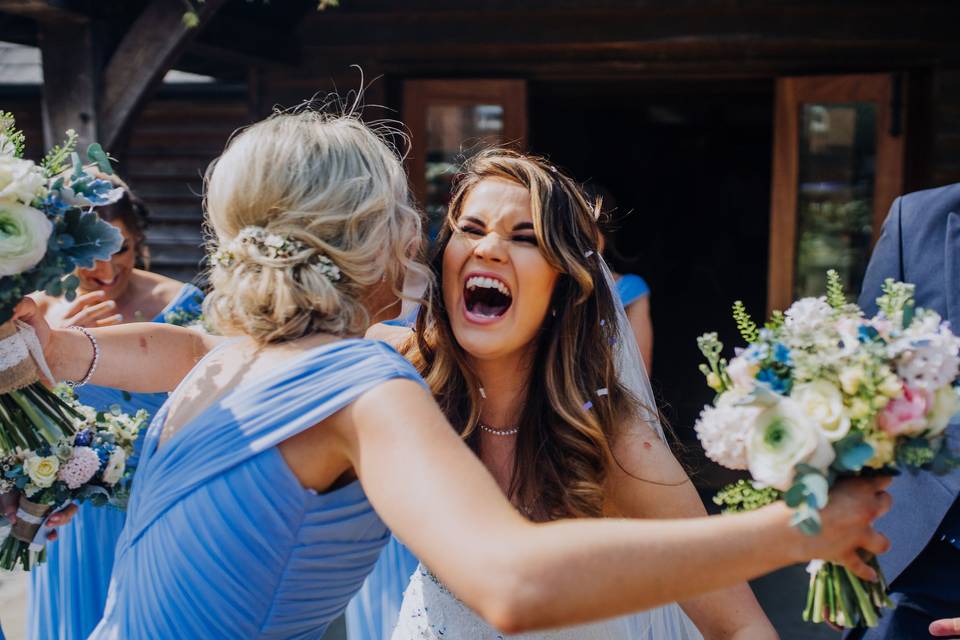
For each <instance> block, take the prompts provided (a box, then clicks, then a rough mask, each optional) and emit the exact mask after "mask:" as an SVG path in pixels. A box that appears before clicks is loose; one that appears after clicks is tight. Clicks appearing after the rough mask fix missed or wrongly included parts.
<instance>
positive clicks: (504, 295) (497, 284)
mask: <svg viewBox="0 0 960 640" xmlns="http://www.w3.org/2000/svg"><path fill="white" fill-rule="evenodd" d="M463 302H464V304H465V305H466V307H467V311H468V312H469V313H471V314H474V315H476V316H480V317H482V318H499V317H500V316H502V315H503V314H505V313H506V312H507V309H509V308H510V305H511V304H513V296H512V295H511V294H510V289H509V287H507V285H506V283H504V282H503V281H502V280H498V279H497V278H491V277H488V276H470V277H469V278H467V281H466V282H465V283H464V285H463Z"/></svg>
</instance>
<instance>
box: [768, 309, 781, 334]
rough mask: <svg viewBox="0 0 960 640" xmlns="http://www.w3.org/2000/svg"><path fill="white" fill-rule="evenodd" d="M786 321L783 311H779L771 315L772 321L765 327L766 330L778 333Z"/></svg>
mask: <svg viewBox="0 0 960 640" xmlns="http://www.w3.org/2000/svg"><path fill="white" fill-rule="evenodd" d="M785 321H786V317H785V316H784V315H783V311H780V310H779V309H777V310H776V311H774V312H773V313H772V314H771V315H770V319H769V320H767V322H766V323H765V324H764V325H763V326H764V328H765V329H769V330H770V331H776V330H777V329H779V328H780V327H782V326H783V323H784V322H785Z"/></svg>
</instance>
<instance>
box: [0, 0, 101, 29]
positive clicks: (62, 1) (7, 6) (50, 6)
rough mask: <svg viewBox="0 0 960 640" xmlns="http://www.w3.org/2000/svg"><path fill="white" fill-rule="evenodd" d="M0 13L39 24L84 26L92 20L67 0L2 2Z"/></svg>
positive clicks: (11, 0)
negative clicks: (66, 23) (57, 23)
mask: <svg viewBox="0 0 960 640" xmlns="http://www.w3.org/2000/svg"><path fill="white" fill-rule="evenodd" d="M0 12H3V13H9V14H12V15H17V16H22V17H24V18H32V19H34V20H37V21H39V22H71V23H73V24H83V23H86V22H89V21H90V18H89V17H88V16H86V15H85V14H83V13H82V12H81V11H78V10H76V9H75V8H74V7H72V6H71V3H70V2H68V1H66V0H0Z"/></svg>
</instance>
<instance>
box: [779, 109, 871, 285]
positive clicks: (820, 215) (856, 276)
mask: <svg viewBox="0 0 960 640" xmlns="http://www.w3.org/2000/svg"><path fill="white" fill-rule="evenodd" d="M800 118H801V120H800V141H799V142H800V154H799V155H800V157H799V161H800V167H799V181H798V191H797V193H798V196H797V197H798V202H797V269H796V279H795V287H796V289H795V291H794V293H795V294H796V295H797V296H819V295H823V294H824V292H825V290H826V284H825V283H826V271H827V269H836V270H837V272H838V273H839V274H840V277H841V279H842V280H843V283H844V285H845V287H846V290H847V292H848V293H850V294H852V295H856V293H857V292H859V290H860V285H861V284H862V282H863V274H864V272H865V271H866V268H867V260H868V259H869V256H870V240H871V237H872V234H873V197H874V196H873V193H874V178H875V157H876V147H877V126H876V123H877V105H875V104H872V103H847V104H805V105H803V110H802V112H801V116H800Z"/></svg>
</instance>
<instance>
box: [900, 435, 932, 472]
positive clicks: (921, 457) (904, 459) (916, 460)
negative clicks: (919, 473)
mask: <svg viewBox="0 0 960 640" xmlns="http://www.w3.org/2000/svg"><path fill="white" fill-rule="evenodd" d="M936 459H937V452H936V451H934V450H933V447H932V446H931V443H930V441H929V440H926V439H925V438H910V439H909V440H904V441H903V442H901V443H900V444H899V445H898V446H897V462H898V463H899V464H900V465H901V466H903V467H907V468H908V469H914V470H919V469H923V468H924V467H926V466H927V465H929V464H932V463H933V462H934V461H935V460H936Z"/></svg>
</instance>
